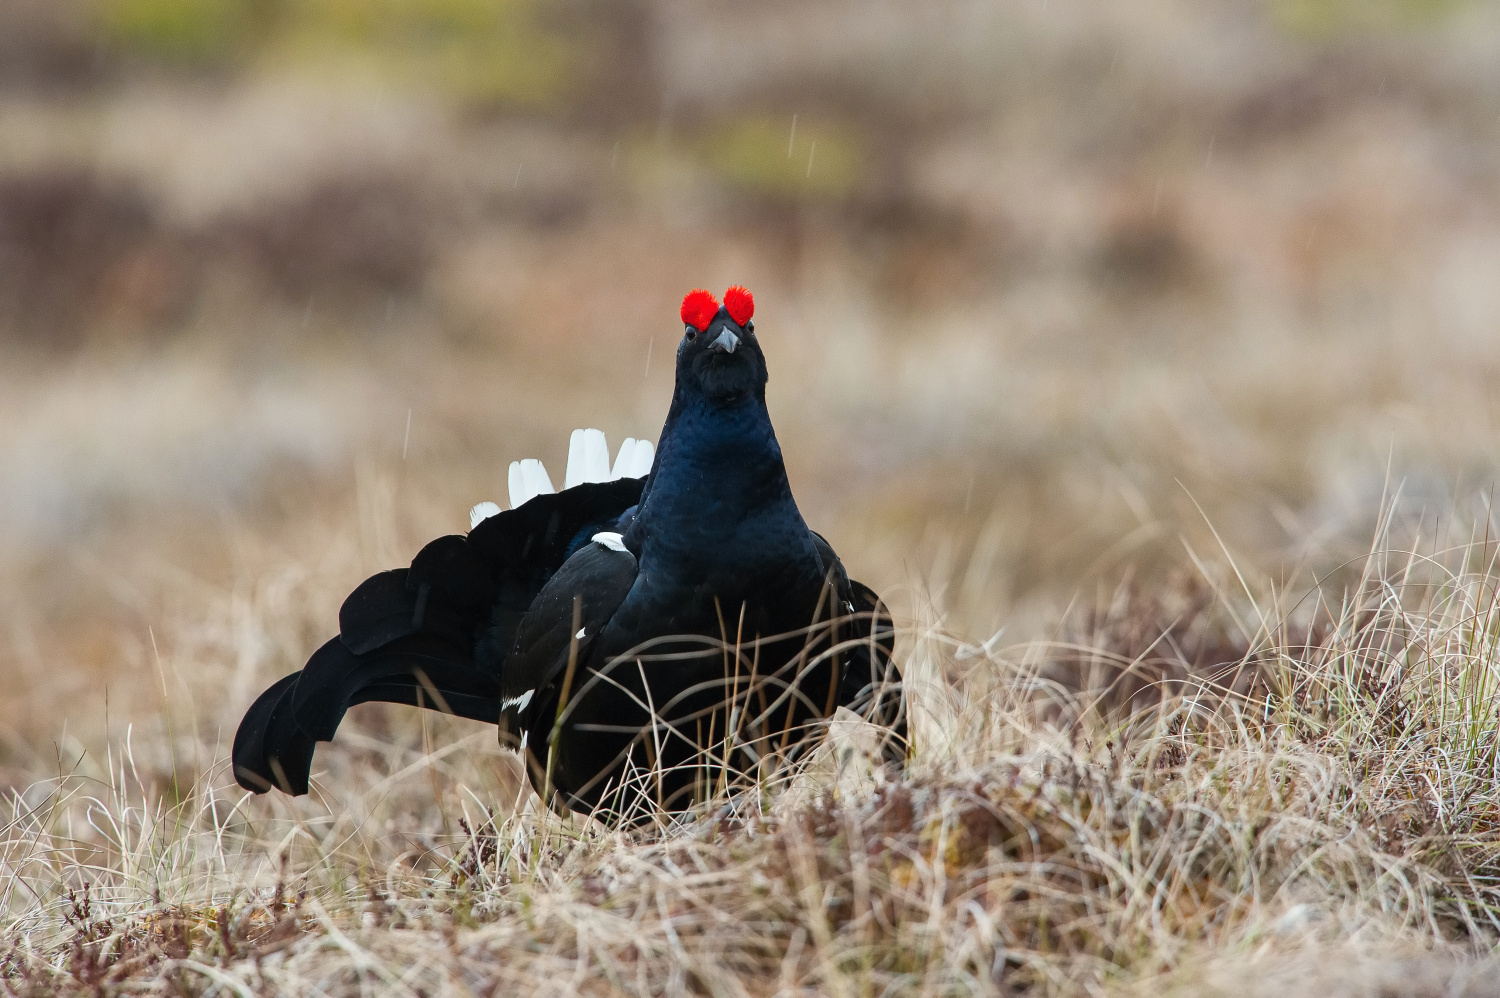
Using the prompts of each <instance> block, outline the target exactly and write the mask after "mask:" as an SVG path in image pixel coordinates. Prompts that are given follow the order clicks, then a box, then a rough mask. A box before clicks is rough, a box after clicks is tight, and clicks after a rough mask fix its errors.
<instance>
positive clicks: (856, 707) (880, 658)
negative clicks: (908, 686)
mask: <svg viewBox="0 0 1500 998" xmlns="http://www.w3.org/2000/svg"><path fill="white" fill-rule="evenodd" d="M812 535H813V542H814V544H815V545H816V546H817V548H818V555H819V556H820V557H821V558H822V559H823V565H824V571H827V572H831V573H832V576H833V585H834V591H835V594H836V596H837V599H838V600H839V602H840V604H841V606H840V607H839V608H838V613H839V614H841V615H846V616H847V617H848V618H849V620H850V627H849V628H848V629H844V628H842V627H841V628H840V629H839V639H840V641H841V642H844V643H846V644H847V645H848V648H849V651H848V653H847V654H846V655H845V656H844V657H843V675H842V676H841V677H840V679H839V691H838V705H839V706H841V707H848V708H849V709H850V710H852V711H854V712H855V713H857V714H860V715H861V716H863V717H864V718H865V719H866V720H869V721H873V722H875V723H876V724H882V725H885V726H886V727H888V728H891V729H892V730H893V731H894V732H895V733H896V734H897V736H898V737H899V739H901V740H903V741H904V739H905V737H906V719H905V714H904V711H903V703H904V701H903V699H902V695H901V674H900V673H899V672H898V671H897V670H896V666H895V664H894V659H893V655H894V654H895V641H896V630H895V627H894V626H893V625H892V622H891V614H890V610H889V609H888V608H887V607H886V605H885V602H884V601H883V600H882V599H881V598H880V596H879V595H878V594H877V593H876V592H875V590H873V589H871V588H870V587H869V586H867V585H865V584H864V583H863V582H859V581H857V580H855V579H851V578H849V575H848V573H847V572H845V571H844V564H843V562H842V561H840V560H839V556H838V555H837V554H836V553H835V552H834V550H833V546H832V545H831V544H829V543H828V541H827V539H825V538H824V537H823V535H822V534H819V533H818V532H817V531H813V532H812Z"/></svg>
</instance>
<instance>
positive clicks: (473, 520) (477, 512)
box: [469, 502, 500, 530]
mask: <svg viewBox="0 0 1500 998" xmlns="http://www.w3.org/2000/svg"><path fill="white" fill-rule="evenodd" d="M498 512H500V507H499V506H497V505H496V504H494V503H492V502H482V503H479V504H478V505H476V506H475V507H474V508H473V509H471V510H469V529H470V530H473V529H474V528H475V527H477V526H479V524H480V522H481V521H483V520H488V519H489V518H490V517H492V516H494V515H495V514H496V513H498Z"/></svg>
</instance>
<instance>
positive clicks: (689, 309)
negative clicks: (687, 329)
mask: <svg viewBox="0 0 1500 998" xmlns="http://www.w3.org/2000/svg"><path fill="white" fill-rule="evenodd" d="M718 314H719V299H717V298H715V297H714V296H713V295H712V294H711V293H709V292H707V291H704V290H703V289H702V288H695V289H694V290H692V291H689V292H688V293H687V295H686V297H684V298H683V299H682V312H681V315H682V321H683V323H685V324H686V325H689V326H692V327H693V328H694V329H696V330H698V332H700V333H701V332H703V331H704V330H705V329H707V328H708V324H709V323H710V322H713V321H714V316H716V315H718Z"/></svg>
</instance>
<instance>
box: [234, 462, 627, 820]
mask: <svg viewBox="0 0 1500 998" xmlns="http://www.w3.org/2000/svg"><path fill="white" fill-rule="evenodd" d="M643 483H644V479H643V478H622V479H618V480H616V481H612V482H600V483H587V484H584V485H579V486H577V487H576V488H572V489H568V490H566V491H563V492H558V493H548V494H544V495H538V496H536V497H535V498H534V499H532V500H530V501H529V502H526V503H524V504H522V505H521V506H520V507H518V508H516V509H513V510H508V511H506V512H503V513H499V514H497V515H495V516H492V517H489V518H488V519H486V520H484V521H483V522H481V523H480V524H479V525H478V526H477V527H475V528H474V530H472V531H471V532H470V533H469V534H468V535H467V536H461V535H456V534H455V535H449V536H446V537H439V538H438V539H437V540H435V541H433V542H431V543H430V544H428V545H427V546H426V547H424V548H423V549H422V550H421V551H420V552H418V554H417V556H416V558H415V559H413V561H412V563H411V567H410V568H402V569H396V570H394V571H389V572H381V573H379V574H378V575H374V576H371V577H370V578H368V579H366V580H365V581H364V582H362V583H360V585H359V586H358V587H356V588H355V590H354V592H353V593H351V594H350V595H349V597H348V598H347V599H346V600H345V601H344V605H343V607H342V609H340V611H339V636H338V637H337V638H334V639H333V640H331V641H329V642H328V643H327V644H325V645H323V647H321V648H319V649H318V651H317V652H315V653H314V654H313V656H312V658H310V659H309V660H308V663H307V665H306V666H305V667H304V668H303V669H302V670H301V671H300V672H297V673H293V674H292V675H291V676H287V677H285V678H283V679H282V680H280V681H279V682H277V683H276V684H275V685H274V686H272V687H271V688H270V689H269V690H267V691H266V692H265V693H263V694H262V695H261V697H260V698H259V699H258V700H256V702H255V703H254V705H252V706H251V708H250V710H249V711H247V712H246V714H245V717H244V720H242V721H241V722H240V728H239V731H238V732H237V734H236V735H235V743H234V753H233V760H234V769H235V776H236V779H237V780H238V781H239V783H240V785H241V786H242V787H244V788H245V789H247V790H253V791H256V792H264V791H266V790H268V789H270V788H271V787H273V786H275V787H280V788H282V789H287V790H288V792H290V793H293V794H300V793H306V792H307V780H308V773H309V769H310V767H311V765H312V750H313V744H314V743H315V742H317V741H327V740H329V739H332V738H333V735H334V732H335V731H336V730H337V729H338V725H339V722H340V721H341V720H342V719H343V717H344V713H345V711H347V710H348V708H349V707H351V706H353V705H355V704H359V703H366V702H369V701H375V700H378V701H384V702H387V703H404V704H417V705H420V706H424V707H430V708H432V709H435V710H441V711H444V712H447V713H453V714H458V715H460V716H462V717H470V718H474V719H476V720H484V721H489V722H494V721H495V720H496V719H497V718H498V717H499V716H500V684H501V675H502V674H503V671H504V666H505V660H506V658H507V657H508V655H509V653H510V651H511V648H512V647H513V645H514V643H515V635H516V629H517V627H518V626H519V625H520V622H521V619H522V617H523V615H524V614H525V613H526V611H527V609H528V608H529V607H530V605H531V603H532V601H533V600H535V599H536V598H537V596H538V594H539V593H540V592H541V591H542V588H543V586H545V585H546V583H547V581H548V580H549V579H550V578H552V576H553V575H554V574H555V573H556V572H557V571H558V569H559V568H561V567H562V565H563V563H564V562H565V561H567V559H568V555H569V554H571V553H572V552H573V550H574V549H575V548H576V547H578V546H579V545H580V544H583V543H587V541H588V538H589V537H590V536H592V534H593V533H595V532H597V531H598V530H600V529H604V530H608V529H613V528H614V527H615V526H616V524H617V523H618V522H619V521H620V519H621V517H622V516H625V515H626V514H627V513H628V511H629V510H630V509H631V508H632V507H633V506H635V504H636V502H637V501H638V499H639V498H640V492H641V486H642V484H643ZM278 770H279V773H278Z"/></svg>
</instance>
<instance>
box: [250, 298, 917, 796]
mask: <svg viewBox="0 0 1500 998" xmlns="http://www.w3.org/2000/svg"><path fill="white" fill-rule="evenodd" d="M695 294H700V293H698V292H695ZM690 297H691V296H690ZM727 297H728V296H726V299H727ZM744 298H745V300H748V294H746V295H745V296H744ZM709 300H710V301H712V299H711V298H710V299H709ZM714 304H717V303H716V302H715V303H714ZM752 307H753V305H752ZM684 318H688V307H687V304H686V303H685V304H684ZM742 318H743V316H742ZM700 324H701V325H702V326H704V327H705V328H698V327H697V326H694V325H693V324H692V323H691V322H690V323H689V325H688V328H687V333H686V335H685V336H684V338H683V341H682V343H681V345H680V347H679V349H678V356H677V386H676V390H675V392H674V395H673V399H672V406H671V410H670V411H669V413H668V415H667V421H666V425H665V426H664V428H663V430H662V435H661V439H660V442H659V449H658V451H657V457H656V463H655V465H654V467H653V468H652V470H651V473H650V475H649V476H648V477H646V478H645V479H620V480H618V481H614V482H609V483H605V484H591V485H580V486H577V487H575V488H571V489H567V490H565V491H563V492H561V493H557V494H549V495H540V496H537V497H536V498H533V499H531V500H530V501H529V502H526V503H524V504H523V505H521V506H520V507H518V508H517V509H514V510H510V511H508V512H504V513H500V514H498V515H495V516H492V517H490V518H489V519H486V520H484V521H482V522H481V523H480V524H479V525H478V526H477V527H475V529H474V530H473V531H472V532H471V533H470V534H469V535H468V536H467V537H458V536H452V537H444V538H440V539H439V540H436V541H434V542H432V543H431V544H429V545H428V546H427V547H426V548H424V549H423V550H422V552H421V553H420V554H418V556H417V558H416V560H415V561H414V562H413V563H412V566H411V568H410V569H405V570H397V571H394V572H385V573H382V574H380V575H377V576H374V577H373V578H371V579H369V580H367V581H366V582H365V583H363V584H362V585H361V586H360V587H359V588H358V589H356V590H355V592H354V593H353V594H352V595H351V596H350V597H349V599H348V601H347V602H346V603H345V605H344V608H343V610H342V611H341V612H340V636H339V637H338V638H335V639H333V640H332V641H330V642H328V644H326V645H324V646H323V647H322V648H321V649H319V651H318V652H317V653H315V654H314V655H313V657H312V659H311V660H310V661H309V662H308V664H307V666H306V667H305V668H304V669H303V670H302V672H301V673H298V674H295V675H293V676H288V677H286V678H285V679H283V680H281V681H280V682H279V683H277V684H276V685H274V686H272V687H271V688H270V689H269V690H267V691H266V692H265V693H264V694H262V696H261V698H260V699H259V700H257V701H256V703H255V704H254V705H253V706H252V707H251V709H250V711H249V712H248V713H247V714H246V716H245V719H244V721H243V722H242V723H241V725H240V730H239V733H238V735H237V736H236V739H235V745H234V762H235V771H236V775H237V777H238V779H239V781H240V783H241V785H242V786H245V787H246V788H247V789H252V790H258V791H259V790H265V789H269V788H270V787H272V786H277V787H280V788H282V789H284V790H287V791H289V792H291V793H305V792H306V790H307V778H308V772H309V768H310V765H311V759H312V749H313V744H314V742H316V741H322V740H328V739H331V738H332V737H333V734H334V731H335V729H336V728H337V726H338V723H339V721H340V720H341V719H342V716H343V714H344V711H345V710H346V709H347V708H348V706H350V705H353V704H356V703H362V702H365V701H369V700H384V701H388V702H396V703H412V704H418V705H421V706H428V707H433V708H436V709H440V710H447V711H450V712H452V713H456V714H460V715H462V716H465V717H472V718H476V719H480V720H485V721H491V722H496V721H498V723H499V724H500V727H501V731H502V738H508V739H509V740H510V741H511V743H512V744H516V745H519V746H521V747H523V749H524V750H525V752H526V756H527V759H528V769H529V771H530V773H531V777H532V782H533V783H534V784H535V785H536V786H537V787H538V788H539V789H542V790H554V789H555V790H556V791H557V792H558V793H559V794H560V795H561V800H562V802H563V803H566V804H567V805H568V806H570V807H573V808H575V809H580V810H597V811H601V812H604V813H609V814H613V815H616V816H617V817H628V816H630V815H638V814H640V813H642V805H643V804H654V805H655V806H660V807H663V808H665V809H667V810H669V811H675V810H681V809H682V808H684V807H687V806H689V805H690V804H691V803H692V802H693V801H694V800H696V799H700V798H701V797H702V794H703V792H704V791H705V790H708V789H711V788H712V787H713V786H714V785H715V784H721V783H722V782H723V781H724V780H726V779H728V780H733V779H734V778H735V774H737V773H739V774H742V773H746V772H753V771H755V770H763V769H764V767H766V766H774V765H775V764H776V763H777V762H779V761H781V760H784V759H785V758H787V757H788V756H791V755H794V754H795V753H796V752H798V751H799V750H800V749H801V748H802V747H804V746H805V745H806V744H807V743H808V738H807V736H808V734H809V733H810V732H812V731H814V730H816V727H817V725H818V723H819V722H820V721H821V720H822V719H823V718H825V717H827V716H829V715H831V714H832V712H833V711H834V709H835V708H836V707H838V706H852V707H854V708H855V709H858V710H861V711H862V712H863V713H864V714H866V716H869V717H871V718H872V719H873V720H877V721H879V722H881V723H884V724H888V725H891V726H893V728H895V729H900V730H904V724H903V723H901V719H900V717H899V714H900V696H899V691H898V689H897V688H896V686H895V684H894V682H893V681H894V680H896V679H897V677H896V675H895V673H894V671H893V670H892V669H891V665H890V640H891V639H890V629H889V624H888V621H887V620H886V619H885V618H884V617H883V614H882V611H881V608H880V607H879V604H878V600H877V599H876V597H875V596H874V594H873V593H871V592H870V591H869V590H868V589H867V588H865V587H864V586H861V585H860V584H859V583H856V582H852V581H851V580H850V579H849V578H848V576H847V575H846V574H845V572H844V569H843V566H842V564H841V563H840V562H839V560H838V557H837V556H836V555H835V554H834V552H833V549H832V548H831V547H829V545H828V544H827V542H825V541H824V540H823V539H822V538H821V537H820V536H818V535H817V534H815V533H813V532H812V531H811V530H809V529H808V527H807V525H806V524H805V523H804V522H803V519H802V516H801V513H800V512H799V511H798V509H797V505H796V502H795V501H794V500H793V498H792V493H791V488H790V485H789V484H788V482H787V477H786V470H785V467H784V466H783V464H782V457H781V449H780V446H779V445H778V443H777V441H776V435H775V432H774V430H773V429H772V427H771V422H770V416H769V413H768V412H767V410H766V405H765V385H766V367H765V359H764V356H763V355H762V353H761V350H760V347H759V344H758V343H757V342H756V339H755V335H754V325H753V323H751V322H749V321H748V320H747V321H745V322H744V323H743V324H741V323H740V322H736V321H735V319H734V318H733V317H732V316H731V314H730V313H729V312H728V311H726V310H725V309H719V310H718V312H717V314H714V315H713V316H712V318H711V319H709V318H708V316H707V315H706V314H705V316H704V318H703V320H702V321H701V323H700Z"/></svg>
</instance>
